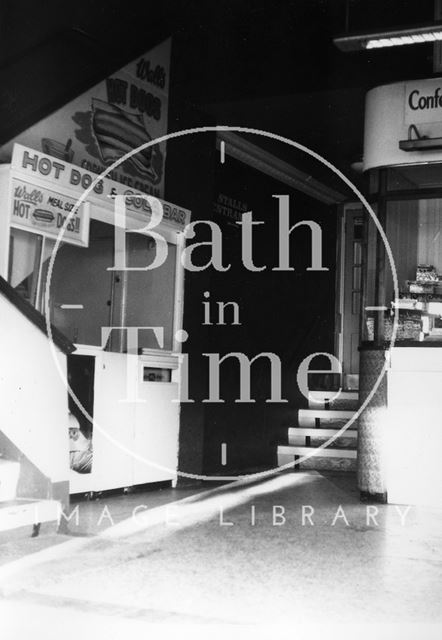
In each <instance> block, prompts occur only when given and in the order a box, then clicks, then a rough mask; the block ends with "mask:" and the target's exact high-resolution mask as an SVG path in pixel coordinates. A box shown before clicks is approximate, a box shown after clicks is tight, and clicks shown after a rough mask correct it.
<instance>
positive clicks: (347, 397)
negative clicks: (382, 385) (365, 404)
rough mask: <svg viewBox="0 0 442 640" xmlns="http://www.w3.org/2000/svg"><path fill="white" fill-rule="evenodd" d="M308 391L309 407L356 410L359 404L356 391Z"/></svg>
mask: <svg viewBox="0 0 442 640" xmlns="http://www.w3.org/2000/svg"><path fill="white" fill-rule="evenodd" d="M337 394H338V392H337V391H310V392H309V400H308V406H309V409H344V410H354V411H355V410H356V409H357V408H358V405H359V392H358V391H340V392H339V394H338V395H337Z"/></svg>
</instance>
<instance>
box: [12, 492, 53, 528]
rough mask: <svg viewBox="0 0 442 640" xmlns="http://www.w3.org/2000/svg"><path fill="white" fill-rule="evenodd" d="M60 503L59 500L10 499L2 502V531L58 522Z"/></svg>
mask: <svg viewBox="0 0 442 640" xmlns="http://www.w3.org/2000/svg"><path fill="white" fill-rule="evenodd" d="M59 509H60V503H59V502H58V501H57V500H28V499H26V498H23V499H17V500H10V501H8V502H3V503H2V504H0V532H1V531H11V530H13V529H19V528H20V527H25V526H29V527H33V525H34V524H41V523H44V522H56V521H57V520H58V517H59V513H60V511H59Z"/></svg>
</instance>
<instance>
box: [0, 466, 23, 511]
mask: <svg viewBox="0 0 442 640" xmlns="http://www.w3.org/2000/svg"><path fill="white" fill-rule="evenodd" d="M19 475H20V463H19V462H15V461H14V460H6V459H5V458H0V503H1V502H5V501H7V500H14V498H15V496H16V493H17V484H18V478H19ZM0 506H1V505H0Z"/></svg>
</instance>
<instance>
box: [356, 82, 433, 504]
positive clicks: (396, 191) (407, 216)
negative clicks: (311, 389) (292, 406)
mask: <svg viewBox="0 0 442 640" xmlns="http://www.w3.org/2000/svg"><path fill="white" fill-rule="evenodd" d="M364 170H365V171H366V172H367V175H368V179H369V192H370V195H369V197H370V200H371V203H372V206H373V207H374V209H375V211H376V214H377V216H378V219H379V222H380V223H381V224H382V226H383V228H384V230H385V233H386V236H387V239H388V243H389V246H390V248H391V252H392V255H393V259H394V264H395V269H396V273H397V288H398V291H397V293H398V295H396V294H395V288H394V278H393V275H392V270H391V268H390V265H389V261H388V259H387V252H386V249H385V246H384V243H383V242H382V240H381V239H380V236H379V234H377V233H376V228H375V226H374V223H373V221H371V220H370V221H369V223H368V229H367V231H366V235H365V237H366V255H365V259H364V269H363V281H364V282H363V297H362V302H361V309H362V323H361V327H362V350H361V384H360V396H362V399H365V397H366V396H367V393H368V391H369V387H370V388H371V386H372V384H373V383H374V381H375V380H376V377H377V375H378V374H379V372H381V371H382V368H383V367H384V365H385V359H386V358H387V363H386V364H387V375H386V378H385V379H384V381H383V383H382V384H381V385H380V386H379V388H378V392H377V394H376V396H375V397H374V398H373V400H372V402H371V403H370V405H369V407H368V410H367V411H366V412H364V414H363V415H362V416H361V419H360V422H359V455H358V464H359V483H360V489H361V490H362V491H363V492H364V493H368V494H370V495H384V496H387V497H388V501H389V502H399V503H408V504H429V505H436V504H437V505H441V504H442V489H441V487H442V471H441V465H440V457H441V455H442V428H441V426H442V422H441V416H442V394H441V392H440V390H441V388H442V79H441V78H432V79H430V80H417V81H409V82H401V83H396V84H392V85H387V86H382V87H378V88H375V89H373V90H371V91H370V92H369V93H368V95H367V100H366V120H365V140H364ZM395 316H396V318H397V335H396V341H395V344H394V346H393V347H392V348H391V349H390V339H391V336H392V331H393V326H394V317H395ZM364 385H365V386H366V387H367V388H364Z"/></svg>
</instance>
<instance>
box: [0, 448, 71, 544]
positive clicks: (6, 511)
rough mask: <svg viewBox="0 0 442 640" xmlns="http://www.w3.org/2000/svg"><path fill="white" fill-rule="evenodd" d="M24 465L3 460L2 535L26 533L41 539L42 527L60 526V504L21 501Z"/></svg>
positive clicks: (0, 487) (0, 476) (0, 460)
mask: <svg viewBox="0 0 442 640" xmlns="http://www.w3.org/2000/svg"><path fill="white" fill-rule="evenodd" d="M20 471H21V465H20V463H19V462H16V461H13V460H7V459H5V458H1V457H0V534H1V533H2V532H5V531H11V530H18V529H23V532H24V533H29V535H37V534H38V532H39V529H40V525H41V524H42V523H53V525H54V527H56V526H57V522H58V516H59V502H58V501H57V500H41V499H32V498H19V497H17V489H18V486H19V480H20Z"/></svg>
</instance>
